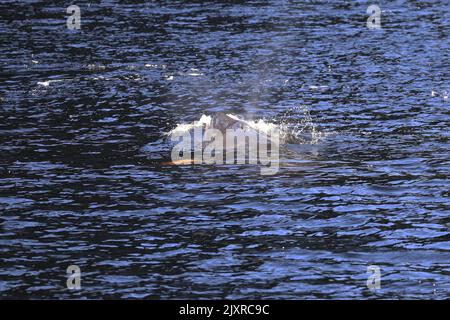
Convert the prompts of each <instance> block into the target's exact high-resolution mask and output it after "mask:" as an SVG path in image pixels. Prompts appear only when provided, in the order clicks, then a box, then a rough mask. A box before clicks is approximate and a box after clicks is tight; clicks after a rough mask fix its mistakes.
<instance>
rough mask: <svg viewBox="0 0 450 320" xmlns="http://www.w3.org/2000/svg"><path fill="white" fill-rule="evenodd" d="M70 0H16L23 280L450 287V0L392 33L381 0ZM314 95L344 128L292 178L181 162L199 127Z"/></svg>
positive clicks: (292, 154)
mask: <svg viewBox="0 0 450 320" xmlns="http://www.w3.org/2000/svg"><path fill="white" fill-rule="evenodd" d="M70 4H73V3H69V2H66V1H39V0H35V1H2V3H1V4H0V74H1V75H0V110H1V112H0V152H1V157H0V176H1V180H0V230H1V231H0V244H1V245H0V296H1V297H2V298H230V299H234V298H249V299H252V298H275V299H281V298H287V299H299V298H333V299H340V298H358V299H359V298H423V299H448V298H449V297H450V293H449V292H450V263H449V261H450V252H449V251H450V240H449V239H450V237H449V235H450V232H449V220H450V219H449V216H450V206H449V190H450V181H449V168H450V152H449V150H450V149H449V148H450V144H449V131H448V128H449V125H450V101H449V99H448V93H449V92H450V59H449V53H450V36H449V34H450V24H449V21H450V19H449V18H450V13H449V10H448V9H449V3H448V1H447V0H442V1H439V0H429V1H390V2H385V1H383V3H381V10H382V16H381V27H382V28H381V29H380V30H370V29H368V28H367V26H366V19H367V18H368V15H367V14H366V9H367V7H368V6H369V5H370V4H372V3H371V2H368V1H351V2H350V1H341V0H336V1H319V0H317V1H287V0H285V1H283V0H280V1H208V2H205V1H178V0H170V1H169V0H166V1H154V2H148V3H146V2H144V1H138V0H134V1H90V2H88V1H77V2H76V3H75V4H77V5H79V6H80V8H81V30H68V29H67V27H66V17H67V14H66V8H67V6H68V5H70ZM295 106H305V107H306V108H307V109H308V110H309V113H310V116H311V119H312V121H313V122H314V125H315V126H316V128H317V130H318V131H319V132H321V133H323V134H324V135H325V137H324V139H321V140H320V142H318V143H316V144H308V143H302V144H300V143H297V144H295V143H293V144H292V145H290V146H289V148H288V150H285V151H284V153H283V154H282V159H283V160H282V166H281V167H280V170H279V172H278V173H277V174H276V175H273V176H262V175H261V174H260V171H259V168H258V167H255V166H250V165H247V166H237V165H228V166H206V165H196V166H191V165H189V166H174V165H169V164H167V160H168V157H169V153H168V151H167V143H166V141H165V140H164V135H165V133H167V132H168V131H169V130H171V129H173V128H174V127H175V126H176V124H178V123H187V122H190V121H193V120H198V118H199V117H200V116H201V115H202V114H211V113H213V112H216V111H224V112H232V113H235V114H239V115H241V116H242V117H248V118H253V119H258V118H266V119H270V118H272V117H276V116H277V115H279V114H280V113H282V112H284V111H286V110H290V108H292V107H295ZM295 117H296V114H295V113H293V114H292V116H291V119H290V120H292V121H293V122H296V121H301V119H296V118H295ZM69 265H77V266H79V267H80V269H81V289H80V290H69V289H68V288H67V287H66V280H67V274H66V269H67V267H68V266H69ZM369 265H376V266H379V268H380V269H381V288H380V289H378V290H376V291H371V290H369V289H368V288H367V286H366V280H367V278H368V276H369V275H370V273H367V267H368V266H369Z"/></svg>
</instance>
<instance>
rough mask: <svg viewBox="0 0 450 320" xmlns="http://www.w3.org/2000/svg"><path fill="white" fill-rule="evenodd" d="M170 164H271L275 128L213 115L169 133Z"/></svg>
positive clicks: (275, 158) (276, 141) (275, 143)
mask: <svg viewBox="0 0 450 320" xmlns="http://www.w3.org/2000/svg"><path fill="white" fill-rule="evenodd" d="M169 136H170V139H171V141H172V142H177V145H175V147H174V148H173V149H172V157H171V160H172V164H176V165H187V164H245V163H248V164H263V165H268V164H271V163H272V164H273V163H274V161H278V155H279V154H278V148H279V135H278V131H277V127H276V126H267V124H265V123H264V122H252V121H245V120H242V119H240V118H238V117H237V116H234V115H232V114H225V113H224V112H216V113H214V114H212V115H211V116H202V118H201V119H200V120H199V121H197V122H195V123H194V124H193V125H184V126H183V125H182V126H181V127H180V126H178V127H177V128H175V129H174V130H172V131H171V132H170V133H169Z"/></svg>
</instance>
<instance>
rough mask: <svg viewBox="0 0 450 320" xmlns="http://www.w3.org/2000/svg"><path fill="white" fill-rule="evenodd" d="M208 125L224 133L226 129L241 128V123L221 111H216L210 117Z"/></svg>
mask: <svg viewBox="0 0 450 320" xmlns="http://www.w3.org/2000/svg"><path fill="white" fill-rule="evenodd" d="M210 127H211V128H214V129H217V130H220V131H221V132H222V133H225V132H226V130H227V129H242V128H243V123H242V122H241V121H239V120H237V119H234V118H232V117H230V116H228V115H226V114H225V113H223V112H216V113H215V114H213V115H212V117H211V125H210Z"/></svg>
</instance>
